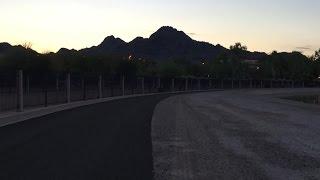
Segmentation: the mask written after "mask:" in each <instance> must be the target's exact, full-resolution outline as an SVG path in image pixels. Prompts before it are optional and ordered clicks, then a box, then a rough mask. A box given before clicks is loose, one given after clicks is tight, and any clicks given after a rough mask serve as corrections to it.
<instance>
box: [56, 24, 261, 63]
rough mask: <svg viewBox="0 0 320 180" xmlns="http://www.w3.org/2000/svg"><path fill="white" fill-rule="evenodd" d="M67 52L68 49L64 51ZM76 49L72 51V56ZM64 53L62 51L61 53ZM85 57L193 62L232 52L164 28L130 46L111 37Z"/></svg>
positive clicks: (253, 55)
mask: <svg viewBox="0 0 320 180" xmlns="http://www.w3.org/2000/svg"><path fill="white" fill-rule="evenodd" d="M63 51H64V53H66V49H63ZM71 52H73V53H74V50H72V51H70V53H71ZM58 53H61V50H60V51H59V52H58ZM79 53H81V55H86V56H100V55H125V56H128V55H133V56H135V57H139V58H146V59H151V60H154V61H158V62H159V61H166V60H172V59H185V60H188V61H191V62H199V61H202V60H213V59H215V58H216V57H217V56H218V55H219V54H221V53H230V50H228V49H227V48H225V47H222V46H221V45H213V44H210V43H207V42H200V41H195V40H193V39H192V38H191V37H189V36H188V35H187V34H186V33H184V32H183V31H178V30H177V29H175V28H173V27H169V26H164V27H161V28H160V29H159V30H157V31H156V32H155V33H153V34H152V35H151V36H150V37H149V38H142V37H137V38H135V39H134V40H132V41H131V42H129V43H126V42H125V41H123V40H122V39H119V38H115V37H114V36H109V37H107V38H105V39H104V41H103V42H102V43H101V44H100V45H98V46H93V47H91V48H86V49H82V50H80V51H79ZM264 56H266V54H265V53H260V52H249V51H248V52H247V53H246V57H244V59H262V58H263V57H264Z"/></svg>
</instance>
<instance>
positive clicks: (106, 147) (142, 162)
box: [0, 95, 169, 180]
mask: <svg viewBox="0 0 320 180" xmlns="http://www.w3.org/2000/svg"><path fill="white" fill-rule="evenodd" d="M168 96H169V95H156V96H147V97H138V98H130V99H124V100H116V101H110V102H106V103H101V104H96V105H91V106H86V107H80V108H76V109H72V110H66V111H62V112H58V113H54V114H51V115H47V116H44V117H40V118H35V119H31V120H28V121H24V122H20V123H17V124H13V125H9V126H5V127H1V128H0V142H1V143H0V179H1V180H7V179H10V180H29V179H30V180H35V179H43V180H44V179H45V180H50V179H54V180H62V179H68V180H73V179H74V180H81V179H90V180H91V179H92V180H95V179H107V180H128V179H130V180H150V179H152V165H153V164H152V150H151V148H152V145H151V137H150V131H151V128H150V126H151V124H150V120H151V119H152V113H153V110H154V107H155V106H156V104H157V103H158V102H159V101H161V100H162V99H164V98H166V97H168Z"/></svg>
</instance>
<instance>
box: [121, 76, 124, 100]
mask: <svg viewBox="0 0 320 180" xmlns="http://www.w3.org/2000/svg"><path fill="white" fill-rule="evenodd" d="M124 80H125V78H124V76H122V78H121V90H122V96H124V95H125V90H124V87H125V84H124Z"/></svg>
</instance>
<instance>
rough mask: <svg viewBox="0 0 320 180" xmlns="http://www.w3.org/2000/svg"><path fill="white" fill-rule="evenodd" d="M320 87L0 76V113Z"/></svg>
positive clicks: (304, 83) (180, 79)
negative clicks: (121, 99)
mask: <svg viewBox="0 0 320 180" xmlns="http://www.w3.org/2000/svg"><path fill="white" fill-rule="evenodd" d="M305 87H320V82H319V81H294V80H270V79H268V80H266V79H264V80H258V79H209V78H192V77H177V78H166V77H130V78H127V77H124V76H105V75H97V74H79V73H71V74H70V73H65V74H56V75H52V74H51V75H37V74H28V73H24V72H22V71H18V72H16V73H0V113H3V112H8V111H23V110H24V109H28V108H33V107H46V106H50V105H57V104H63V103H70V102H75V101H83V100H90V99H98V98H106V97H114V96H124V95H134V94H149V93H159V92H175V91H194V90H209V89H244V88H305Z"/></svg>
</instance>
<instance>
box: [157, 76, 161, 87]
mask: <svg viewBox="0 0 320 180" xmlns="http://www.w3.org/2000/svg"><path fill="white" fill-rule="evenodd" d="M157 88H161V78H160V77H158V82H157Z"/></svg>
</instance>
